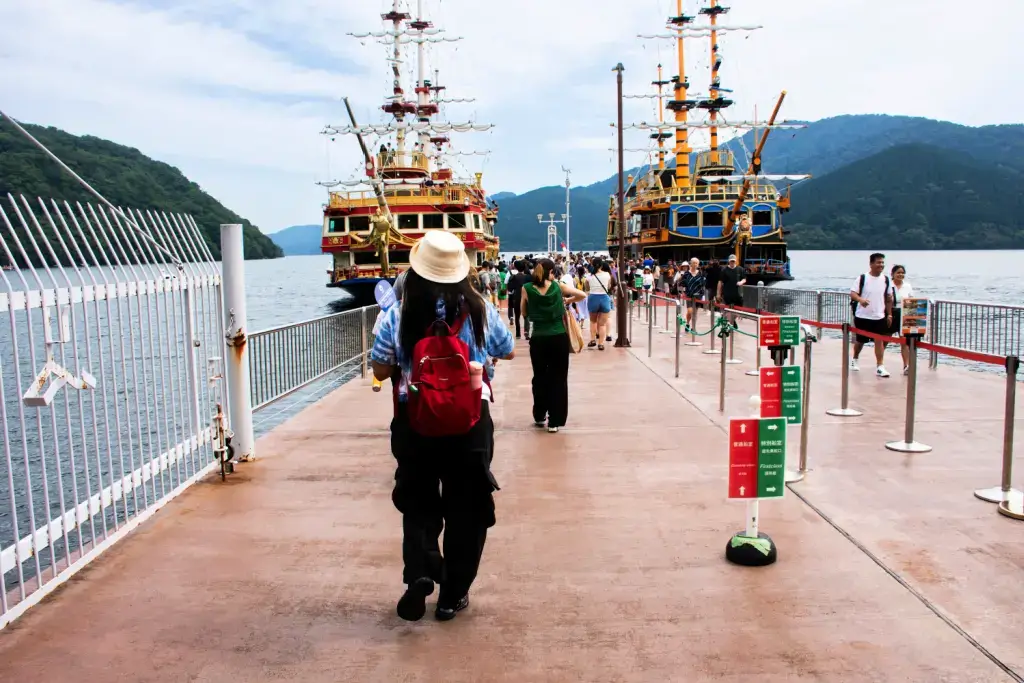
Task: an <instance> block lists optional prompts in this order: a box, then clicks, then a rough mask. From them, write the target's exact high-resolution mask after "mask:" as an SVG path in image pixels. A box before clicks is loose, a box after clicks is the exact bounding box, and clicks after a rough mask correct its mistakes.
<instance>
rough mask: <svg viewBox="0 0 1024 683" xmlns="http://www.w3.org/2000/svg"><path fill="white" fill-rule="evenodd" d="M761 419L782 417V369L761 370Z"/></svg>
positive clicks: (765, 368) (768, 368) (766, 368)
mask: <svg viewBox="0 0 1024 683" xmlns="http://www.w3.org/2000/svg"><path fill="white" fill-rule="evenodd" d="M761 417H782V368H780V367H763V368H761Z"/></svg>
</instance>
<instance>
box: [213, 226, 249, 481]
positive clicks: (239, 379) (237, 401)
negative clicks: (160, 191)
mask: <svg viewBox="0 0 1024 683" xmlns="http://www.w3.org/2000/svg"><path fill="white" fill-rule="evenodd" d="M220 252H221V261H222V267H223V271H224V272H223V278H224V318H225V320H224V327H225V330H226V334H227V346H228V354H227V356H228V357H227V363H225V370H226V372H225V374H226V375H227V401H228V421H229V424H230V427H231V431H232V432H234V437H233V438H232V440H231V443H232V446H234V450H235V455H236V457H237V458H238V459H239V460H240V461H246V460H254V459H255V458H256V448H255V438H254V436H253V429H252V397H251V395H250V393H249V330H248V319H247V317H246V310H245V260H244V259H245V254H244V250H243V247H242V226H241V225H237V224H234V225H222V226H220Z"/></svg>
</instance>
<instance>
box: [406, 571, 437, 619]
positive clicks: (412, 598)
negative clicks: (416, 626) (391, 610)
mask: <svg viewBox="0 0 1024 683" xmlns="http://www.w3.org/2000/svg"><path fill="white" fill-rule="evenodd" d="M433 592H434V582H433V581H431V580H430V578H429V577H426V576H421V577H420V578H418V579H416V580H415V581H413V582H412V583H410V584H409V587H408V588H406V589H405V594H404V595H402V597H401V598H399V600H398V616H400V617H401V618H402V619H405V620H406V621H419V620H420V619H422V618H423V615H424V614H426V613H427V596H428V595H430V594H431V593H433Z"/></svg>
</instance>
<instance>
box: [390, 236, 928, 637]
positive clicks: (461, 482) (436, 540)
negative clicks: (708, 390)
mask: <svg viewBox="0 0 1024 683" xmlns="http://www.w3.org/2000/svg"><path fill="white" fill-rule="evenodd" d="M870 264H871V268H870V271H869V272H867V273H865V274H864V275H862V276H860V277H859V278H858V279H857V282H856V283H855V286H854V288H853V289H852V290H851V292H850V297H851V308H852V311H853V314H854V324H855V326H856V327H857V328H858V329H859V330H861V331H863V332H868V333H873V334H880V335H885V334H892V333H894V332H895V331H896V330H898V328H899V319H900V303H901V302H902V300H903V299H905V298H907V297H909V296H912V293H913V290H912V288H911V286H910V284H909V283H908V282H907V280H906V269H905V268H904V267H903V266H900V265H897V266H894V267H893V269H892V270H891V272H890V275H891V279H890V276H889V275H884V274H883V271H884V267H885V257H884V255H882V254H872V255H871V261H870ZM409 265H410V267H409V269H408V270H407V271H406V272H405V273H404V274H403V275H402V276H401V277H400V278H399V280H398V281H396V283H395V286H394V290H395V294H396V298H397V299H398V301H399V304H400V305H393V306H391V307H389V308H387V309H386V310H384V311H382V313H381V315H380V317H379V319H378V322H377V325H376V326H375V341H374V344H373V347H372V349H371V351H370V360H371V362H372V367H373V374H374V378H375V380H376V381H378V382H384V381H385V380H389V379H390V380H391V385H392V393H393V397H394V414H393V417H392V420H391V449H392V453H393V455H394V457H395V460H396V463H397V467H396V471H395V484H394V490H393V492H392V500H393V502H394V505H395V507H396V508H397V509H398V510H399V511H400V512H401V513H402V534H403V540H402V559H403V565H404V569H403V582H404V583H405V585H406V589H405V592H404V593H403V594H402V596H401V598H400V599H399V601H398V605H397V612H398V615H399V616H400V617H401V618H402V619H406V620H410V621H416V620H419V619H421V618H422V617H423V616H424V614H425V613H426V599H427V597H428V596H430V595H431V594H432V593H433V592H434V590H435V587H437V586H439V587H440V589H439V594H438V598H437V604H436V609H435V617H436V618H437V619H438V620H441V621H447V620H450V619H453V618H455V616H456V615H457V614H458V613H459V612H460V611H461V610H463V609H465V608H466V607H468V605H469V591H470V588H471V586H472V584H473V581H474V579H475V578H476V575H477V571H478V569H479V566H480V560H481V557H482V554H483V548H484V544H485V541H486V539H487V532H488V529H490V528H491V527H492V526H493V525H494V524H495V514H494V510H495V508H494V496H493V494H494V492H495V491H497V490H499V486H498V482H497V481H496V480H495V478H494V475H493V473H492V471H491V462H492V458H493V456H494V424H493V422H492V421H491V417H490V408H489V404H490V403H491V402H492V401H494V398H495V390H494V388H493V386H492V384H491V382H492V380H493V379H494V377H495V368H496V364H497V363H498V361H499V360H502V359H512V358H513V357H514V356H515V353H516V349H515V346H516V341H515V340H516V339H520V338H525V339H526V340H528V341H529V349H530V363H531V366H532V369H533V379H532V394H533V407H532V419H533V424H534V425H535V426H536V427H537V428H540V429H545V430H546V431H547V432H549V433H553V434H554V433H557V432H558V431H559V429H560V428H561V427H563V426H564V425H565V424H566V423H567V420H568V417H569V384H568V374H569V362H570V358H571V356H572V355H573V354H572V351H573V349H572V348H571V344H570V338H569V330H568V329H567V327H568V326H569V323H571V320H567V316H573V317H575V318H576V319H577V320H578V321H579V322H580V323H582V324H583V325H589V337H590V339H589V342H588V343H587V347H588V348H590V349H594V350H596V351H603V350H604V349H605V343H606V342H610V341H611V336H610V334H609V329H608V321H609V316H610V314H611V313H612V311H613V310H614V307H615V300H616V297H614V296H613V295H612V293H613V292H616V293H618V290H619V289H620V288H621V289H622V290H623V292H622V293H623V294H625V293H626V292H628V293H629V295H630V296H632V297H633V298H634V300H638V299H645V298H647V297H650V296H651V295H652V294H653V293H655V292H660V293H662V294H665V295H671V296H678V297H682V298H685V299H686V300H687V320H688V321H692V319H693V316H694V315H695V311H697V310H699V307H700V306H701V305H702V303H706V302H707V301H711V300H714V301H717V302H720V303H723V304H726V305H742V303H743V301H742V296H741V292H742V290H741V287H742V286H743V285H744V284H745V283H746V276H745V274H744V271H743V269H742V268H741V267H740V266H739V265H738V264H737V263H736V257H735V256H730V257H729V259H728V260H727V262H726V263H725V265H722V264H720V263H718V262H717V261H712V262H711V263H708V264H701V262H700V261H699V260H698V259H696V258H694V259H691V260H690V261H689V262H685V263H680V264H675V263H673V262H671V261H669V262H667V263H666V264H664V265H661V264H659V263H656V262H655V261H654V259H652V258H650V257H649V256H648V257H646V258H643V259H629V260H628V261H627V262H626V265H625V268H624V272H622V273H619V272H618V268H617V267H616V265H615V264H614V263H612V262H611V261H609V260H607V259H605V258H602V257H601V256H592V255H589V254H576V255H570V256H561V255H556V256H554V257H553V258H548V257H534V256H526V257H523V258H514V259H512V260H511V261H510V262H499V263H497V264H492V263H484V264H483V266H482V267H481V268H479V269H476V268H474V267H473V266H472V265H471V263H470V261H469V258H468V257H467V255H466V251H465V247H464V245H463V243H462V241H461V240H459V239H458V238H457V237H456V236H455V235H453V234H451V233H449V232H445V231H440V230H438V231H429V232H427V234H426V235H425V236H424V237H423V238H422V239H421V240H420V241H419V242H417V243H416V245H415V246H414V247H413V248H412V250H411V252H410V257H409ZM513 330H514V332H513ZM870 339H871V338H869V337H864V336H858V338H857V342H856V344H855V346H854V355H853V360H852V367H853V369H856V368H857V363H858V358H859V356H860V351H861V349H862V348H863V346H864V344H865V343H866V342H867V341H869V340H870ZM874 341H875V356H876V360H877V362H878V363H877V370H876V373H877V374H878V376H879V377H888V373H887V372H886V371H885V368H884V365H883V364H882V354H883V352H884V347H885V344H884V341H883V342H882V343H879V341H878V340H874ZM906 362H907V361H906V356H904V365H906ZM442 531H443V532H444V541H443V549H442V542H441V535H442Z"/></svg>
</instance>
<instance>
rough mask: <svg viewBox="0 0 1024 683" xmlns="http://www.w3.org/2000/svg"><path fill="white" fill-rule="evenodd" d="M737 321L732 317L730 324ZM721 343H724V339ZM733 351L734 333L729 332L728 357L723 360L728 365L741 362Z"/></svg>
mask: <svg viewBox="0 0 1024 683" xmlns="http://www.w3.org/2000/svg"><path fill="white" fill-rule="evenodd" d="M738 322H739V321H738V320H736V319H735V318H734V319H733V323H732V324H734V325H736V324H737V323H738ZM722 343H723V344H724V343H725V341H724V340H723V341H722ZM735 352H736V335H735V334H730V335H729V358H728V359H726V361H725V362H726V363H728V364H729V365H739V364H740V363H742V362H743V361H742V360H740V359H739V358H736V357H735Z"/></svg>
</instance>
